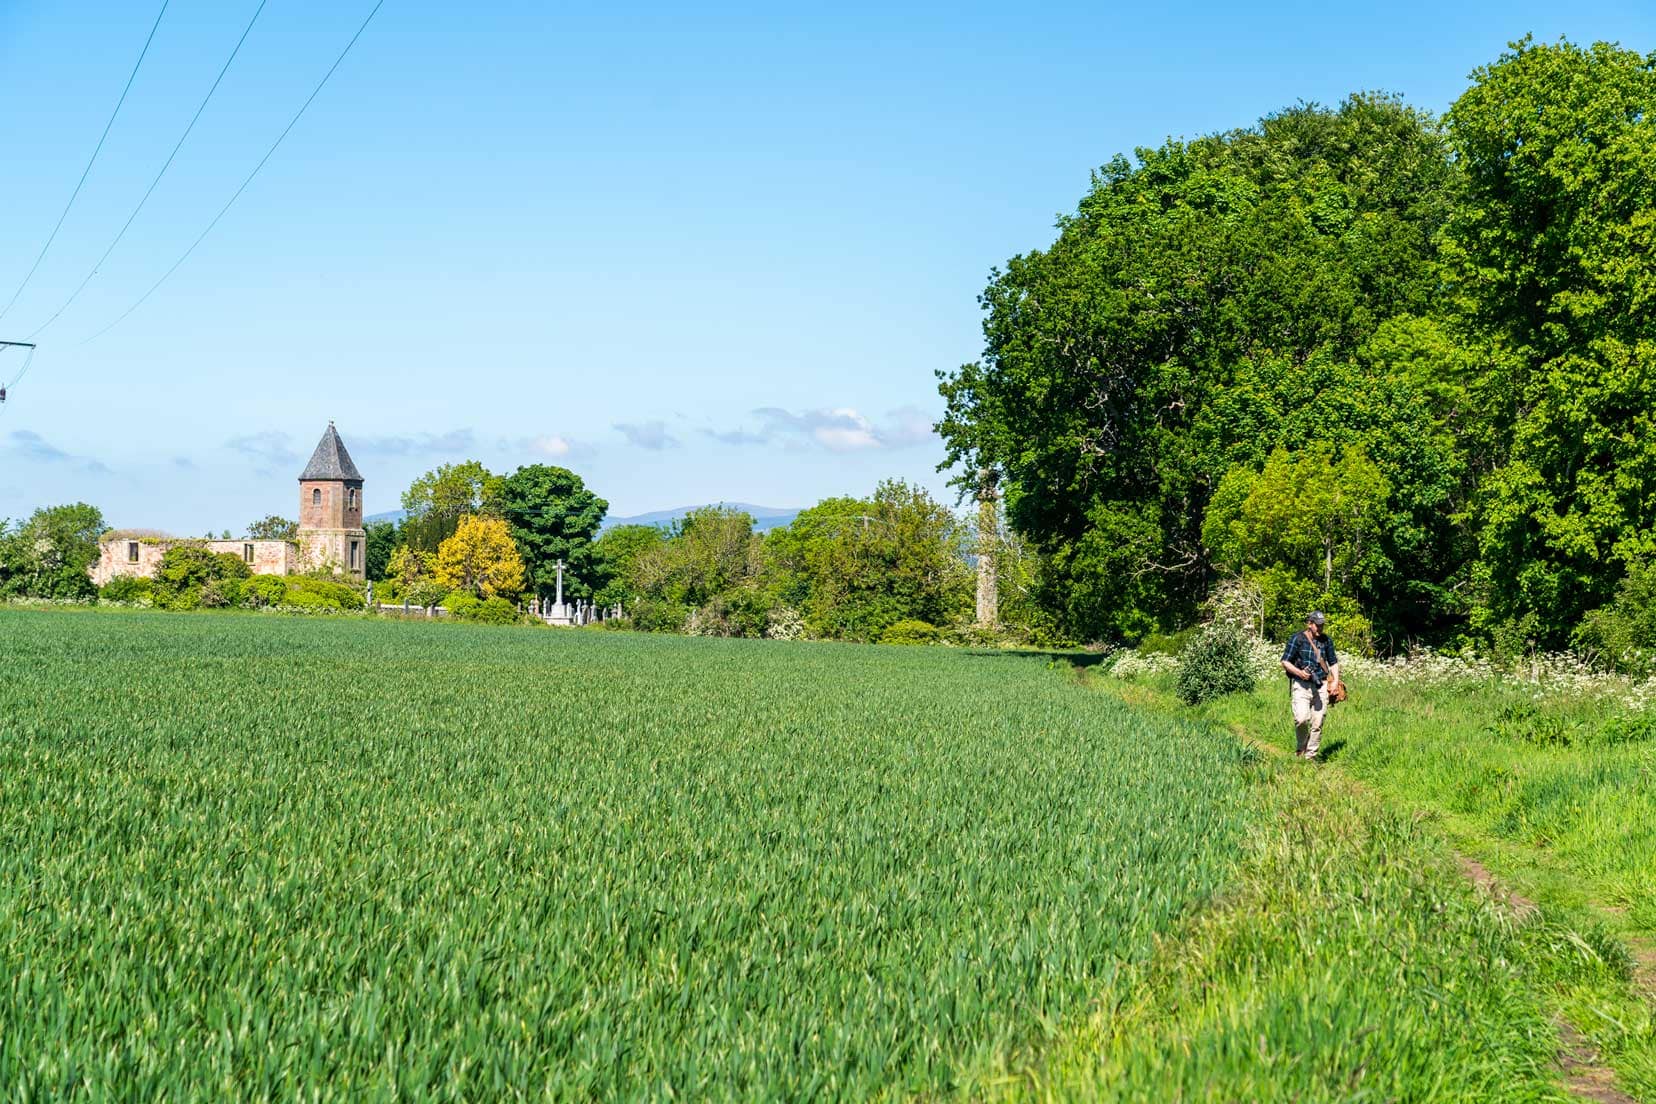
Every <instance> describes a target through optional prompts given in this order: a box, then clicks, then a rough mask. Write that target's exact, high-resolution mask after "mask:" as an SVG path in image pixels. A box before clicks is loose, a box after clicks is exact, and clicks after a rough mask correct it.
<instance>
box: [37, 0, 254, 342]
mask: <svg viewBox="0 0 1656 1104" xmlns="http://www.w3.org/2000/svg"><path fill="white" fill-rule="evenodd" d="M269 2H270V0H259V6H258V7H257V8H255V9H254V11H253V18H252V19H249V20H248V21H247V26H246V27H245V28H244V29H243V30H242V33H241V37H240V38H239V39H237V40H236V48H235V49H233V50H231V51H230V56H229V57H227V58H225V59H224V65H223V67H222V68H220V69H219V71H218V76H217V77H215V78H214V79H213V86H212V87H211V88H209V89H207V95H206V96H204V97H202V100H201V104H200V106H198V107H197V108H196V110H195V114H194V115H193V116H191V117H190V125H189V126H187V127H185V128H184V133H183V134H180V135H179V136H178V141H177V142H176V143H175V144H174V145H173V148H172V152H171V153H169V154H167V160H166V161H165V162H164V163H163V164H162V166H161V171H160V172H158V173H156V174H155V179H154V180H151V181H150V185H149V187H148V188H146V189H145V190H144V195H143V198H142V199H140V200H139V201H138V206H136V207H134V208H133V209H132V214H130V215H128V216H127V220H126V222H124V223H122V224H121V229H120V232H119V233H117V234H116V235H115V240H114V241H112V242H110V243H109V248H108V249H106V250H104V251H103V256H101V257H99V258H98V260H97V262H96V263H94V264H93V265H92V271H90V272H88V273H87V274H86V278H85V279H83V280H82V281H81V282H80V285H79V286H78V287H76V288H75V290H74V291H73V292H72V293H70V295H69V298H67V299H65V300H64V301H63V305H62V306H61V307H59V308H58V309H57V310H56V311H55V312H53V314H52V317H50V318H48V319H47V320H46V321H44V322H42V323H41V324H40V325H39V327H37V328H36V329H35V331H34V333H31V334H30V335H29V340H30V341H33V340H34V339H35V338H36V337H37V336H38V335H39V334H40V333H41V332H42V331H44V330H45V329H46V327H48V326H50V325H51V324H52V323H53V322H56V321H57V320H58V319H59V318H60V317H61V316H62V315H63V312H64V311H66V310H68V309H69V305H70V304H71V303H73V302H74V301H75V300H76V299H78V298H79V297H80V293H81V292H83V291H85V290H86V285H87V284H90V283H91V282H92V278H93V277H94V276H96V275H97V274H98V271H99V269H101V268H103V263H104V262H105V261H107V260H109V255H110V254H111V253H113V252H115V247H116V246H117V245H120V244H121V239H122V238H124V237H126V232H127V231H128V230H130V229H131V228H132V223H133V221H134V220H135V219H137V218H138V212H140V211H142V210H143V209H144V204H146V203H148V202H149V198H150V196H151V195H152V194H154V192H155V189H156V186H157V185H158V184H160V183H161V178H162V177H163V176H166V175H167V170H168V169H170V168H172V163H173V159H174V158H176V157H177V156H178V151H179V150H181V149H183V148H184V141H185V139H187V138H189V136H190V132H191V131H193V130H194V129H195V125H196V123H197V122H198V121H199V120H200V119H201V113H202V112H203V111H206V110H207V104H208V103H209V102H210V101H211V100H212V98H213V93H215V92H217V91H218V86H219V84H220V82H222V81H223V80H224V74H226V73H228V72H229V71H230V64H231V63H232V62H234V61H235V60H236V55H237V54H239V53H241V48H242V43H244V42H246V41H247V36H248V35H249V34H251V33H252V31H253V24H255V23H257V22H258V21H259V14H260V13H261V12H263V11H264V10H265V5H266V4H268V3H269Z"/></svg>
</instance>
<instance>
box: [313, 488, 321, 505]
mask: <svg viewBox="0 0 1656 1104" xmlns="http://www.w3.org/2000/svg"><path fill="white" fill-rule="evenodd" d="M311 505H312V506H320V505H322V488H321V487H312V488H311Z"/></svg>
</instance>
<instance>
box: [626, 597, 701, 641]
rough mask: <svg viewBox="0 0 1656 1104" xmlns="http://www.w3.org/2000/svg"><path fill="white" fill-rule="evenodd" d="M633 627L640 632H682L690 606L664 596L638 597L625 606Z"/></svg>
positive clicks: (687, 621)
mask: <svg viewBox="0 0 1656 1104" xmlns="http://www.w3.org/2000/svg"><path fill="white" fill-rule="evenodd" d="M627 616H629V617H630V618H632V623H633V628H635V629H638V630H639V631H640V632H660V633H676V632H684V631H685V626H686V625H687V624H688V623H689V620H690V607H689V606H687V605H685V604H684V603H682V602H673V601H669V600H667V599H665V598H639V599H637V600H636V601H634V602H633V604H632V605H631V606H629V607H628V608H627Z"/></svg>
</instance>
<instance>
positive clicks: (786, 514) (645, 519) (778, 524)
mask: <svg viewBox="0 0 1656 1104" xmlns="http://www.w3.org/2000/svg"><path fill="white" fill-rule="evenodd" d="M707 506H727V507H729V508H730V509H732V510H744V511H746V512H747V513H748V514H750V515H751V516H752V517H753V531H754V532H755V533H765V532H769V531H770V530H772V529H780V528H782V527H783V526H784V525H788V524H791V523H792V522H793V519H794V518H796V517H798V516H799V511H798V510H790V509H787V508H785V507H779V506H755V505H753V504H752V503H749V502H710V503H705V504H704V505H702V506H680V507H678V508H677V509H674V510H654V511H651V512H650V513H648V514H634V515H633V516H632V517H607V518H605V519H604V524H603V525H602V526H600V527H599V532H602V531H603V530H605V529H614V528H615V527H616V526H617V525H658V526H660V527H662V528H664V529H665V528H666V527H667V526H669V525H671V524H673V522H675V521H678V520H679V519H680V518H682V517H684V515H685V514H688V513H689V512H690V511H691V510H702V509H706V507H707ZM406 516H407V511H406V510H386V511H384V512H383V513H378V514H369V515H368V516H367V517H365V518H363V519H362V520H363V521H365V522H367V521H389V522H392V523H393V524H395V523H396V522H399V521H401V520H402V519H403V518H404V517H406Z"/></svg>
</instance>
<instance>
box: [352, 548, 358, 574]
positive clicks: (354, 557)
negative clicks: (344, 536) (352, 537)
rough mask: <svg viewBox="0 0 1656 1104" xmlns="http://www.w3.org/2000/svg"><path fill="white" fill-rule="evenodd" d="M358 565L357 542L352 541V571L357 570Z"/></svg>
mask: <svg viewBox="0 0 1656 1104" xmlns="http://www.w3.org/2000/svg"><path fill="white" fill-rule="evenodd" d="M356 565H357V542H356V541H352V542H351V570H352V571H355V570H356Z"/></svg>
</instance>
